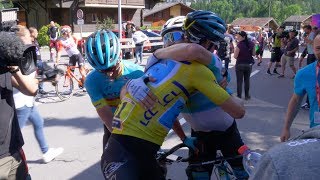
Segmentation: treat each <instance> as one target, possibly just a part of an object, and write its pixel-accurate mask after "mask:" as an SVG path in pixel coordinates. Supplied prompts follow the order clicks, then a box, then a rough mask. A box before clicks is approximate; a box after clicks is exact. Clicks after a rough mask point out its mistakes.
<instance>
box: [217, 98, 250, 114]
mask: <svg viewBox="0 0 320 180" xmlns="http://www.w3.org/2000/svg"><path fill="white" fill-rule="evenodd" d="M219 106H220V107H221V109H223V110H224V111H225V112H226V113H228V114H229V115H230V116H231V117H233V118H235V119H241V118H243V116H244V115H245V113H246V110H245V108H244V103H243V101H242V100H241V99H239V98H237V97H233V96H230V98H229V99H228V100H226V101H225V102H224V103H222V104H220V105H219Z"/></svg>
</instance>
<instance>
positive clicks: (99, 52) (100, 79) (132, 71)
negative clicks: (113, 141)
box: [85, 30, 143, 147]
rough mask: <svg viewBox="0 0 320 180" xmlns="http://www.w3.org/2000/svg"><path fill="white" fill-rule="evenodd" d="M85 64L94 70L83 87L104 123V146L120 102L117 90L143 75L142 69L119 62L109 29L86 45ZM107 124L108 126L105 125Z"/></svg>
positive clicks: (113, 35) (117, 52)
mask: <svg viewBox="0 0 320 180" xmlns="http://www.w3.org/2000/svg"><path fill="white" fill-rule="evenodd" d="M85 48H86V52H87V57H88V62H89V63H90V65H91V66H92V67H93V68H94V69H95V70H93V71H91V72H90V74H89V75H88V76H87V77H86V81H85V87H86V89H87V92H88V94H89V96H90V98H91V101H92V104H93V105H94V107H95V108H96V110H97V113H98V115H99V117H100V118H101V120H102V121H103V123H104V125H105V126H104V136H103V147H105V145H106V143H107V141H108V138H109V136H110V131H111V129H109V130H108V129H107V127H111V125H110V123H111V121H112V119H113V113H114V111H115V109H116V107H117V106H118V104H119V102H120V99H119V98H120V97H119V96H120V90H121V88H122V86H123V85H124V84H126V83H127V81H128V80H129V79H132V78H138V77H140V76H142V75H143V68H142V67H141V66H139V65H136V64H134V63H131V62H129V61H121V60H120V59H121V58H120V43H119V39H118V38H117V37H116V35H115V34H114V33H113V32H111V31H109V30H102V31H97V32H95V33H93V34H92V35H90V36H89V38H88V40H87V42H86V46H85ZM108 124H109V126H108Z"/></svg>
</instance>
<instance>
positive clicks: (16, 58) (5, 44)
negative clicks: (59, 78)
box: [0, 8, 60, 79]
mask: <svg viewBox="0 0 320 180" xmlns="http://www.w3.org/2000/svg"><path fill="white" fill-rule="evenodd" d="M17 11H18V9H17V8H12V9H2V10H0V39H1V41H0V74H3V73H6V72H8V71H9V69H8V68H7V67H8V66H19V68H20V71H21V73H22V74H24V75H29V74H31V73H32V72H34V71H36V70H37V66H36V64H37V54H36V46H34V45H31V44H29V45H25V44H23V42H22V41H21V39H20V38H19V37H18V36H17V35H16V34H15V33H16V32H17V31H19V29H18V28H17V26H16V25H17V22H18V20H17ZM43 71H44V72H43V74H44V75H45V76H46V78H47V79H51V78H54V77H55V76H56V75H57V74H58V73H60V71H59V70H57V69H53V68H51V67H50V66H46V68H44V70H43Z"/></svg>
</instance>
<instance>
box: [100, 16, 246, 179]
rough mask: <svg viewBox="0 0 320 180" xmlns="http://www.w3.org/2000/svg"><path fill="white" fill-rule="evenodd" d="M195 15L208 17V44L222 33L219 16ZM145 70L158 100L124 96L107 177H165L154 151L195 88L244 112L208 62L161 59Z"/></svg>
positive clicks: (107, 155) (107, 154) (106, 159)
mask: <svg viewBox="0 0 320 180" xmlns="http://www.w3.org/2000/svg"><path fill="white" fill-rule="evenodd" d="M209 20H211V19H209ZM187 21H188V19H187ZM193 21H194V22H193V23H192V24H197V23H206V25H207V26H208V27H207V28H206V29H203V31H204V32H206V34H205V35H204V36H203V37H202V38H201V39H200V40H199V41H200V44H202V45H203V46H204V47H206V48H209V47H210V46H212V44H213V43H214V42H216V41H218V40H221V39H223V37H224V35H223V34H224V32H220V31H219V30H220V29H219V26H220V25H221V24H220V22H219V21H217V20H211V21H209V22H202V21H197V19H194V20H193ZM223 23H224V22H223ZM146 75H148V76H152V77H154V78H155V79H156V81H155V82H149V83H148V87H149V88H150V89H151V91H152V92H153V93H154V94H155V95H156V96H157V98H158V99H159V100H158V102H157V103H156V104H155V106H154V107H153V108H150V109H148V110H145V109H144V108H143V107H142V106H140V105H138V103H137V101H135V100H134V98H132V97H131V96H130V95H129V94H126V95H125V96H124V97H123V98H122V100H121V103H120V105H119V106H118V108H117V110H116V112H115V116H114V120H113V123H112V126H113V131H112V134H111V137H110V138H109V141H108V144H107V145H106V148H105V151H104V153H103V155H102V161H101V168H102V172H103V174H104V177H105V178H106V179H115V178H116V179H120V180H122V179H132V180H135V179H137V180H138V179H163V178H164V177H163V176H162V173H161V171H160V168H159V166H158V164H157V162H156V159H155V154H156V152H157V150H158V149H159V148H160V145H161V144H162V142H163V140H164V138H165V137H166V135H167V133H168V131H169V130H170V129H171V128H172V126H173V123H174V121H175V119H176V117H177V116H178V114H179V113H180V111H181V110H182V109H183V107H184V105H185V102H186V101H187V100H188V98H189V97H190V95H191V94H192V93H194V92H196V91H200V92H202V93H203V94H204V95H206V96H207V97H208V98H209V99H210V100H211V101H212V102H214V103H215V104H217V105H219V106H220V107H221V108H222V109H223V110H224V111H226V112H227V113H229V114H230V115H231V116H233V117H234V118H242V117H243V116H244V113H245V110H244V107H243V105H241V104H239V103H237V102H236V100H235V99H234V98H233V97H231V96H230V95H229V94H228V93H227V92H226V91H224V89H222V88H221V87H220V86H219V85H218V83H217V81H216V78H215V77H214V75H213V73H212V72H211V71H210V70H209V69H208V68H206V67H205V66H204V65H201V64H199V63H197V62H191V63H190V62H182V63H181V62H177V61H173V60H162V61H159V62H158V63H156V64H154V65H153V66H151V67H150V68H149V69H148V70H147V71H146Z"/></svg>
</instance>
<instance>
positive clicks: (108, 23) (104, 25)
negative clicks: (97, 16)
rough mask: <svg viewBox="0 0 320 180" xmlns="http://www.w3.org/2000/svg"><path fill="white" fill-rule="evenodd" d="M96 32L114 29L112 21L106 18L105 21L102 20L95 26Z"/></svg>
mask: <svg viewBox="0 0 320 180" xmlns="http://www.w3.org/2000/svg"><path fill="white" fill-rule="evenodd" d="M96 29H97V30H102V29H114V20H113V19H111V18H109V17H107V19H103V21H102V22H101V21H98V22H97V25H96Z"/></svg>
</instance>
